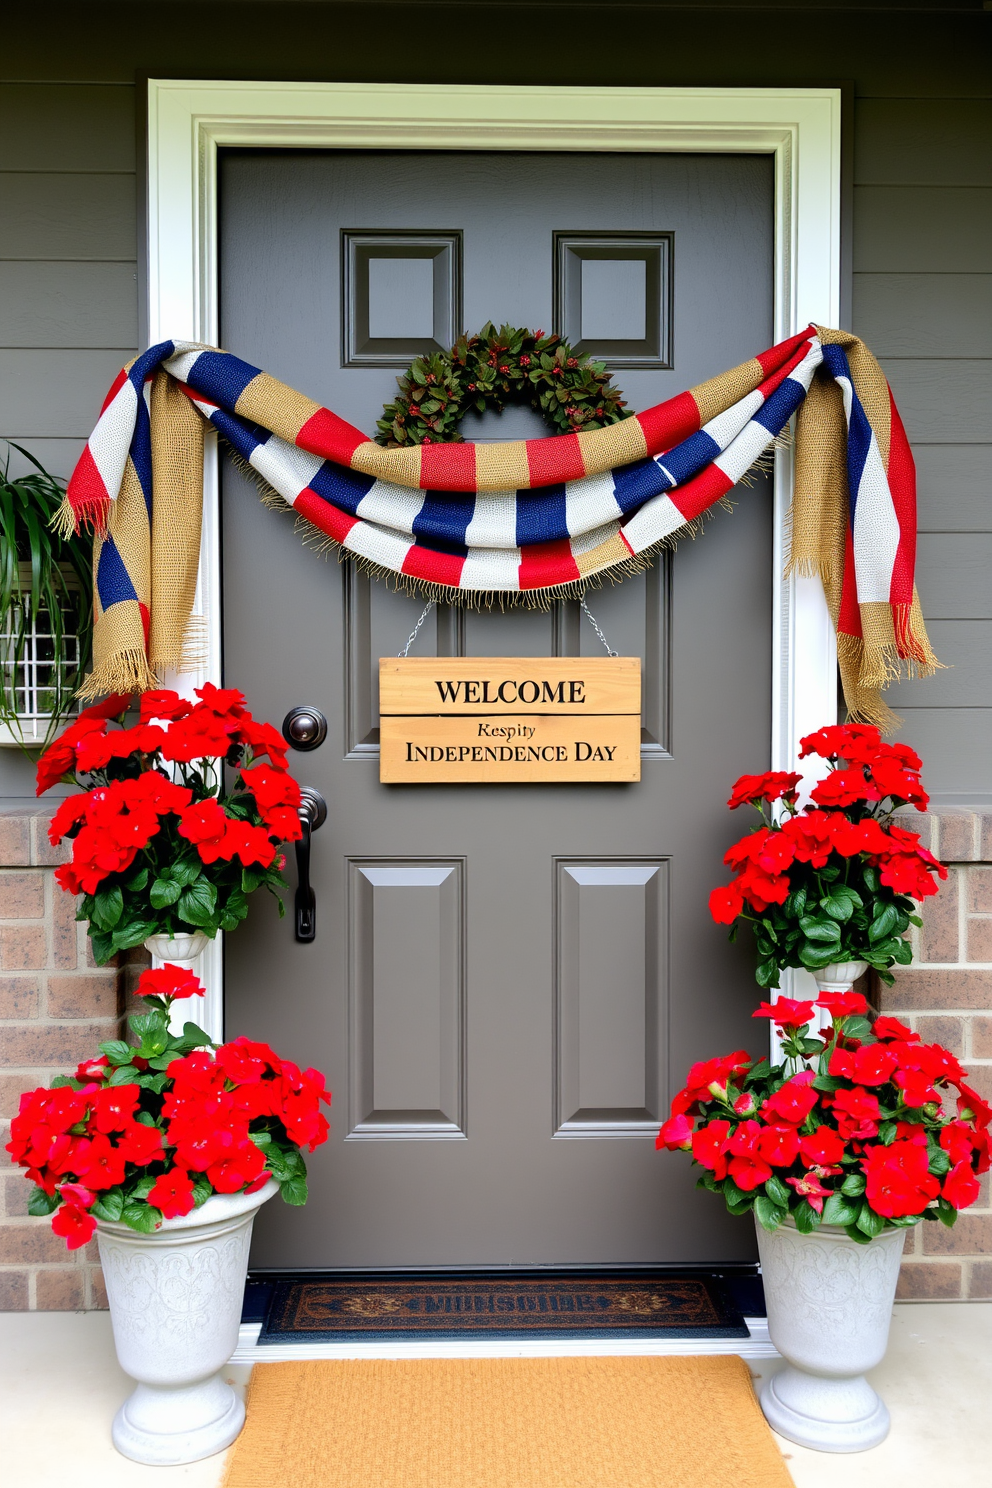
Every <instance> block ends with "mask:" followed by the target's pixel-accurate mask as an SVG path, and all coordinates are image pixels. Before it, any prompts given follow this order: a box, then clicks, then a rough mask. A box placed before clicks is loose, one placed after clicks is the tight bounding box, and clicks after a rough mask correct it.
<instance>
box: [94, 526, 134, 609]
mask: <svg viewBox="0 0 992 1488" xmlns="http://www.w3.org/2000/svg"><path fill="white" fill-rule="evenodd" d="M96 587H97V593H98V594H99V596H100V606H101V608H102V609H104V610H106V609H109V608H110V606H111V605H114V604H120V603H121V601H122V600H125V599H137V597H138V595H137V593H136V591H135V587H134V585H133V584H132V583H131V579H130V575H129V574H128V571H127V569H126V568H125V567H124V560H123V558H122V557H121V555H120V553H119V552H118V551H117V547H116V545H115V543H114V539H113V538H112V537H105V538H104V540H103V546H102V547H101V549H100V561H99V563H98V564H97V569H96Z"/></svg>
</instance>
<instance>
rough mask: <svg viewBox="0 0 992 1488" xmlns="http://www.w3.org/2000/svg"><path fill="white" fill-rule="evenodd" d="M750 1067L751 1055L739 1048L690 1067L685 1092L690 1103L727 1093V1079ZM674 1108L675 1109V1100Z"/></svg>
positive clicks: (744, 1071) (685, 1108) (683, 1107)
mask: <svg viewBox="0 0 992 1488" xmlns="http://www.w3.org/2000/svg"><path fill="white" fill-rule="evenodd" d="M750 1068H751V1056H750V1054H748V1052H747V1050H746V1049H738V1050H737V1051H736V1052H735V1053H734V1054H722V1055H720V1056H719V1058H717V1059H706V1060H704V1061H703V1062H702V1063H700V1064H694V1065H693V1066H692V1068H691V1069H690V1071H689V1075H688V1079H687V1080H686V1088H685V1092H684V1094H685V1095H687V1096H688V1097H689V1098H690V1104H691V1103H692V1102H694V1101H697V1100H706V1099H707V1097H708V1096H712V1095H726V1093H727V1081H728V1080H731V1079H733V1078H734V1077H735V1076H736V1075H740V1074H744V1073H746V1071H747V1070H749V1069H750ZM676 1100H678V1096H676ZM680 1109H682V1110H687V1109H688V1107H687V1106H682V1107H680ZM672 1110H673V1111H674V1110H675V1103H674V1102H673V1103H672Z"/></svg>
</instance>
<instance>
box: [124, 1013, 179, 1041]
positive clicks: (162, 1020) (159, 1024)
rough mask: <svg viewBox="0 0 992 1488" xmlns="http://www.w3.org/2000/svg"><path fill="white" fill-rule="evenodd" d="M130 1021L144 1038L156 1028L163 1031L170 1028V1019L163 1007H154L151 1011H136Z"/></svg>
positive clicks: (140, 1036)
mask: <svg viewBox="0 0 992 1488" xmlns="http://www.w3.org/2000/svg"><path fill="white" fill-rule="evenodd" d="M128 1023H129V1025H130V1026H131V1028H133V1029H134V1031H135V1033H136V1034H137V1035H138V1037H139V1038H144V1036H145V1034H146V1033H152V1032H153V1031H154V1030H156V1029H161V1030H162V1031H163V1032H164V1031H165V1030H167V1029H168V1026H169V1020H168V1017H167V1016H166V1014H165V1012H164V1011H163V1010H162V1008H152V1010H151V1012H149V1013H135V1015H134V1017H133V1018H129V1019H128Z"/></svg>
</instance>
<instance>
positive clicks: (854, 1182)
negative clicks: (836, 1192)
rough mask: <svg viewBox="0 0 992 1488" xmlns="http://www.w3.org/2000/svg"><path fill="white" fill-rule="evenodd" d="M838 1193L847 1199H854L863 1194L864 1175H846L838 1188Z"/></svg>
mask: <svg viewBox="0 0 992 1488" xmlns="http://www.w3.org/2000/svg"><path fill="white" fill-rule="evenodd" d="M840 1191H841V1193H842V1194H847V1196H848V1198H851V1199H856V1198H857V1197H858V1195H859V1194H863V1193H864V1191H865V1180H864V1175H863V1174H862V1173H848V1175H847V1177H846V1178H845V1179H844V1182H843V1183H842V1184H841V1186H840Z"/></svg>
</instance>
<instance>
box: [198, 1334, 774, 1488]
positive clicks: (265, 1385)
mask: <svg viewBox="0 0 992 1488" xmlns="http://www.w3.org/2000/svg"><path fill="white" fill-rule="evenodd" d="M225 1488H791V1480H790V1478H789V1474H788V1471H787V1469H786V1466H785V1463H784V1461H783V1459H782V1457H781V1455H780V1453H779V1450H778V1448H777V1446H776V1445H775V1440H774V1438H773V1436H772V1434H771V1432H770V1431H769V1429H768V1427H767V1426H766V1424H765V1421H764V1418H763V1417H762V1415H761V1412H760V1410H759V1408H758V1404H757V1401H756V1400H755V1397H754V1391H753V1390H752V1387H751V1380H750V1376H749V1374H748V1370H747V1366H746V1365H745V1364H744V1362H743V1360H741V1359H738V1358H735V1357H733V1356H723V1357H709V1358H704V1357H695V1358H643V1357H639V1358H621V1359H617V1358H596V1359H561V1358H557V1359H416V1360H408V1359H402V1360H397V1359H342V1360H333V1361H326V1360H324V1361H321V1362H319V1363H309V1362H308V1363H299V1364H256V1365H255V1369H254V1372H253V1374H252V1379H251V1384H250V1388H249V1396H248V1421H247V1425H246V1426H245V1429H244V1431H243V1432H242V1434H241V1436H240V1437H239V1438H238V1440H237V1442H236V1443H235V1445H234V1447H233V1449H232V1453H231V1457H230V1460H229V1462H228V1468H227V1475H226V1478H225Z"/></svg>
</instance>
